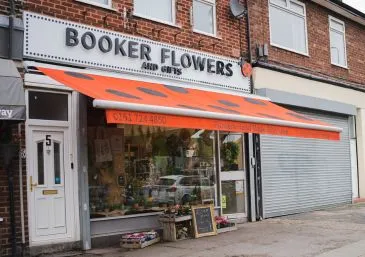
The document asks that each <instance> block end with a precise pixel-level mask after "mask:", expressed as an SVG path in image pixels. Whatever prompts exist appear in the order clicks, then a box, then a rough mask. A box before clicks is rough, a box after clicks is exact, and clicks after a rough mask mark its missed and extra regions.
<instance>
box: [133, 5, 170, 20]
mask: <svg viewBox="0 0 365 257" xmlns="http://www.w3.org/2000/svg"><path fill="white" fill-rule="evenodd" d="M175 2H176V0H153V1H151V0H134V13H133V14H134V15H136V16H139V17H142V18H146V19H150V20H154V21H157V22H162V23H168V24H170V25H175V23H176V14H175Z"/></svg>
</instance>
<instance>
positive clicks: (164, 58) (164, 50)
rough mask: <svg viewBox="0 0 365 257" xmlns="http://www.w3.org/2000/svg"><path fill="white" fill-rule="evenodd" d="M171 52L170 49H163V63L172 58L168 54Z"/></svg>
mask: <svg viewBox="0 0 365 257" xmlns="http://www.w3.org/2000/svg"><path fill="white" fill-rule="evenodd" d="M169 52H170V49H167V48H161V63H165V61H166V59H168V58H170V56H169V55H167V53H169Z"/></svg>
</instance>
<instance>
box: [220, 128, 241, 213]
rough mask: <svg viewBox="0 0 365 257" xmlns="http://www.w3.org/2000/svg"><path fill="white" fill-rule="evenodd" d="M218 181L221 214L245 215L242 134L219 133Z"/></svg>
mask: <svg viewBox="0 0 365 257" xmlns="http://www.w3.org/2000/svg"><path fill="white" fill-rule="evenodd" d="M219 147H220V181H221V208H222V214H223V215H224V216H228V217H229V218H237V219H240V218H246V217H247V196H246V171H245V161H244V160H245V152H244V149H245V148H244V135H243V134H237V133H220V134H219Z"/></svg>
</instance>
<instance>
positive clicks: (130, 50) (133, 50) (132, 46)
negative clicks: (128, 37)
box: [128, 41, 138, 58]
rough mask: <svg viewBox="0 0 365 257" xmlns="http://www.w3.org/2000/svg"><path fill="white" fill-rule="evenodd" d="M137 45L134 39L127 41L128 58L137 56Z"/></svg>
mask: <svg viewBox="0 0 365 257" xmlns="http://www.w3.org/2000/svg"><path fill="white" fill-rule="evenodd" d="M137 45H138V43H137V42H135V41H129V42H128V57H130V58H138V55H137V54H135V53H136V52H138V48H137V47H136V46H137Z"/></svg>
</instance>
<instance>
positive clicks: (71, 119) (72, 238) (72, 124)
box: [25, 85, 80, 247]
mask: <svg viewBox="0 0 365 257" xmlns="http://www.w3.org/2000/svg"><path fill="white" fill-rule="evenodd" d="M49 86H50V88H45V87H44V86H43V87H44V88H43V87H42V88H35V87H28V88H26V90H25V102H26V106H27V108H26V115H27V116H26V117H27V119H26V122H25V137H26V139H25V142H26V156H27V160H26V163H27V187H26V188H27V202H28V204H27V205H28V206H27V208H28V228H29V246H30V247H32V246H43V245H50V244H57V243H68V242H76V241H79V240H80V216H79V197H78V172H77V170H78V165H77V134H76V132H77V131H76V124H77V123H76V119H77V118H78V116H77V115H76V114H75V112H74V111H73V110H76V108H75V106H76V105H75V101H73V100H74V97H75V96H74V94H75V92H72V91H71V90H64V88H61V89H60V90H54V87H53V86H52V85H49ZM29 91H39V92H46V93H60V94H67V95H68V107H69V108H68V121H52V120H37V119H29V108H28V107H29V98H28V97H29ZM33 130H39V131H51V132H52V131H55V132H57V131H62V132H65V131H66V134H68V139H69V140H70V142H69V154H70V163H73V164H74V165H73V166H74V167H73V169H70V179H69V180H70V181H71V183H72V184H71V185H70V187H69V188H72V191H73V192H72V193H71V194H70V195H72V200H73V204H72V207H70V208H71V210H72V215H73V224H72V225H70V227H71V232H70V234H69V236H67V237H65V238H62V239H55V240H54V239H52V240H49V241H48V240H45V241H34V240H33V231H32V229H33V225H32V220H33V219H32V217H31V215H32V210H31V208H32V206H31V203H32V204H33V200H31V199H32V198H31V197H32V195H31V192H30V186H29V185H30V175H31V174H30V167H31V166H30V165H32V160H31V156H32V155H31V153H30V151H31V147H30V146H31V144H32V138H31V134H32V131H33ZM65 140H66V139H65ZM31 201H32V202H31Z"/></svg>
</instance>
